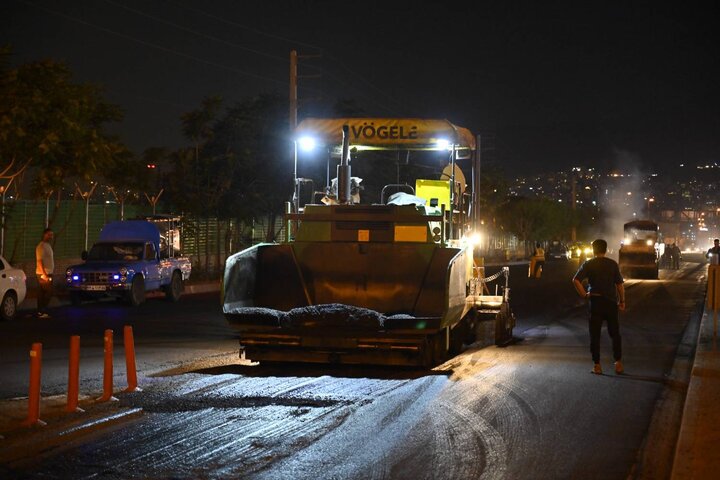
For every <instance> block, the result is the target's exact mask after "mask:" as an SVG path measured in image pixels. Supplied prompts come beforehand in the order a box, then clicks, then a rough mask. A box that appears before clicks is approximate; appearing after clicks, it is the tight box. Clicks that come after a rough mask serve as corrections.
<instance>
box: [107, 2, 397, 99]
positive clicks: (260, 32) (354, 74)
mask: <svg viewBox="0 0 720 480" xmlns="http://www.w3.org/2000/svg"><path fill="white" fill-rule="evenodd" d="M106 1H107V0H106ZM182 8H185V9H187V10H189V11H191V12H195V13H197V14H200V15H203V16H205V17H208V18H211V19H213V20H216V21H218V22H221V23H224V24H226V25H231V26H233V27H239V28H242V29H244V30H248V31H250V32H253V33H256V34H258V35H262V36H265V37H268V38H272V39H275V40H281V41H284V42H287V43H290V44H294V45H300V46H303V47H307V48H311V49H315V50H318V51H319V52H320V54H321V55H323V56H327V57H328V58H330V59H331V60H332V61H333V62H334V64H337V65H338V66H340V67H342V68H343V69H344V70H346V71H347V72H348V73H350V74H351V75H352V77H353V78H357V79H359V80H361V81H362V82H363V83H364V84H365V85H367V86H368V87H370V88H372V89H373V90H375V92H377V93H380V94H381V95H383V96H384V97H386V98H387V99H389V100H390V101H391V102H392V103H394V104H395V105H397V106H399V107H402V108H406V106H405V105H404V104H402V103H400V102H398V101H396V100H395V99H394V98H393V96H392V95H389V94H388V93H386V92H384V91H383V90H382V89H380V88H378V87H376V86H375V85H374V84H373V83H371V82H370V81H369V80H367V79H365V78H364V77H363V76H362V75H360V74H359V73H357V72H355V71H353V70H351V69H350V68H349V67H347V66H345V65H344V64H343V63H342V62H341V61H340V60H339V59H338V58H337V57H335V56H333V55H331V54H329V53H327V50H326V49H325V48H324V47H320V46H318V45H313V44H310V43H305V42H301V41H298V40H295V39H291V38H287V37H283V36H280V35H275V34H272V33H268V32H265V31H263V30H259V29H257V28H253V27H249V26H247V25H244V24H242V23H238V22H235V21H232V20H227V19H225V18H222V17H218V16H217V15H213V14H211V13H207V12H205V11H203V10H200V9H197V8H193V7H187V6H183V7H182ZM314 68H318V69H320V70H321V71H322V72H324V73H325V74H327V75H330V76H332V77H333V78H335V79H336V80H338V81H340V80H339V79H338V77H337V76H335V75H332V74H331V73H330V72H329V71H328V70H327V69H322V68H320V67H314ZM343 83H344V82H343ZM344 84H345V83H344ZM345 85H347V84H345ZM352 88H354V89H355V90H356V91H359V90H358V89H357V88H355V87H352ZM375 103H376V104H378V103H377V102H375ZM378 105H380V106H382V107H383V108H386V109H387V110H388V111H390V112H394V109H392V108H388V107H387V106H385V105H382V104H378Z"/></svg>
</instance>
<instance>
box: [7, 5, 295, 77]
mask: <svg viewBox="0 0 720 480" xmlns="http://www.w3.org/2000/svg"><path fill="white" fill-rule="evenodd" d="M18 1H20V2H21V3H24V4H26V5H30V6H32V7H35V8H37V9H39V10H43V11H45V12H47V13H50V14H52V15H56V16H58V17H61V18H64V19H65V20H69V21H71V22H75V23H79V24H81V25H84V26H86V27H90V28H94V29H96V30H100V31H102V32H105V33H109V34H111V35H115V36H117V37H120V38H122V39H124V40H130V41H132V42H135V43H139V44H141V45H144V46H146V47H151V48H155V49H157V50H160V51H163V52H165V53H170V54H173V55H176V56H178V57H182V58H186V59H188V60H193V61H195V62H199V63H203V64H205V65H210V66H213V67H216V68H220V69H222V70H228V71H231V72H234V73H237V74H240V75H245V76H248V77H253V78H257V79H260V80H266V81H269V82H273V83H276V84H279V85H283V86H287V82H285V81H280V80H276V79H274V78H270V77H265V76H263V75H258V74H256V73H251V72H247V71H244V70H240V69H238V68H234V67H229V66H227V65H222V64H220V63H216V62H211V61H209V60H204V59H202V58H198V57H195V56H193V55H188V54H186V53H183V52H179V51H177V50H173V49H171V48H168V47H164V46H162V45H156V44H154V43H151V42H147V41H145V40H140V39H138V38H134V37H131V36H130V35H126V34H124V33H120V32H116V31H115V30H111V29H109V28H105V27H101V26H99V25H95V24H93V23H91V22H87V21H85V20H82V19H80V18H77V17H73V16H72V15H67V14H65V13H62V12H58V11H56V10H52V9H50V8H47V7H44V6H42V5H38V4H36V3H33V2H29V1H27V0H18Z"/></svg>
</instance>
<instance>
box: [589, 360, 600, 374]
mask: <svg viewBox="0 0 720 480" xmlns="http://www.w3.org/2000/svg"><path fill="white" fill-rule="evenodd" d="M590 372H591V373H594V374H595V375H602V366H601V365H600V364H599V363H596V364H595V365H593V369H592V370H590Z"/></svg>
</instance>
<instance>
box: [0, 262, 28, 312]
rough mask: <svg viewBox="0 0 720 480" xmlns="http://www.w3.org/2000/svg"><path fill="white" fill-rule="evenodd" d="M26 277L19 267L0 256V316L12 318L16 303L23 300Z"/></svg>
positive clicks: (25, 291) (18, 303)
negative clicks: (0, 301) (0, 299)
mask: <svg viewBox="0 0 720 480" xmlns="http://www.w3.org/2000/svg"><path fill="white" fill-rule="evenodd" d="M26 281H27V277H26V276H25V272H23V271H22V270H20V269H19V268H13V266H12V265H10V264H9V263H8V262H7V260H5V259H4V258H3V257H1V256H0V298H2V303H0V318H2V319H3V320H12V319H13V318H15V315H16V314H17V309H18V305H20V304H21V303H22V301H23V300H25V294H26V293H27V287H26Z"/></svg>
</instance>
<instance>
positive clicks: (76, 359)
mask: <svg viewBox="0 0 720 480" xmlns="http://www.w3.org/2000/svg"><path fill="white" fill-rule="evenodd" d="M79 393H80V336H79V335H73V336H72V337H70V361H69V364H68V392H67V406H66V407H65V411H66V412H84V411H85V410H83V409H82V408H80V407H78V396H79Z"/></svg>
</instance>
